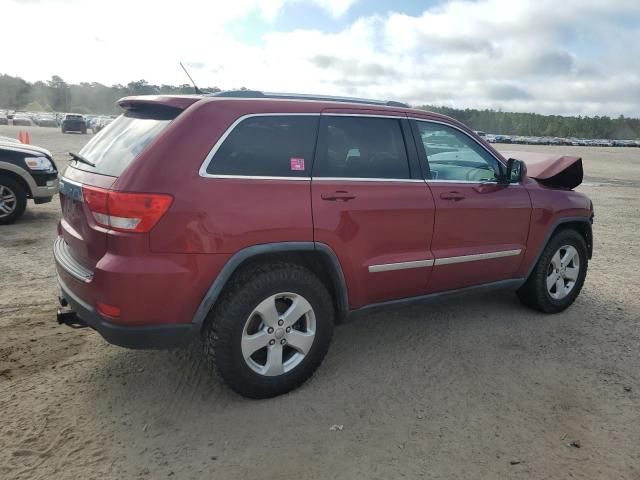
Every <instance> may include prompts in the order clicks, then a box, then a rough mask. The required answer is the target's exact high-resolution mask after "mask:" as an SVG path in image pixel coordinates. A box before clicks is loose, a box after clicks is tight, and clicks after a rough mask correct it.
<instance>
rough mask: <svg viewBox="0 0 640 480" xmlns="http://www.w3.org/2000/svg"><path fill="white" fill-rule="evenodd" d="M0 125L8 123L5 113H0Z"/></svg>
mask: <svg viewBox="0 0 640 480" xmlns="http://www.w3.org/2000/svg"><path fill="white" fill-rule="evenodd" d="M0 125H9V117H8V116H7V114H6V113H0Z"/></svg>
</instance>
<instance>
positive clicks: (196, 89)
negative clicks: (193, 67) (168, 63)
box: [179, 62, 202, 95]
mask: <svg viewBox="0 0 640 480" xmlns="http://www.w3.org/2000/svg"><path fill="white" fill-rule="evenodd" d="M179 63H180V66H181V67H182V70H184V73H186V74H187V77H189V80H191V83H192V84H193V89H194V90H195V91H196V95H200V94H201V93H202V92H201V91H200V89H199V88H198V86H197V85H196V82H194V81H193V78H191V75H189V72H188V71H187V69H186V68H184V65H183V64H182V62H179Z"/></svg>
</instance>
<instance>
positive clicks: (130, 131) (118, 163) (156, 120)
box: [73, 109, 180, 177]
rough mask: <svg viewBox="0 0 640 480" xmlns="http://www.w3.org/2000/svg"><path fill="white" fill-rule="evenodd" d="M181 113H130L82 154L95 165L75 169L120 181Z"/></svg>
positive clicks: (109, 128) (82, 151)
mask: <svg viewBox="0 0 640 480" xmlns="http://www.w3.org/2000/svg"><path fill="white" fill-rule="evenodd" d="M179 113H180V111H179V110H175V109H161V110H155V109H154V110H153V111H133V110H130V111H127V113H125V114H124V115H121V116H119V117H118V118H116V119H115V120H114V121H113V122H111V123H110V124H109V126H108V127H105V128H104V129H103V130H101V131H100V133H98V134H97V135H95V136H94V137H93V138H92V139H91V141H89V143H87V144H86V145H85V146H84V148H83V149H82V150H80V152H79V154H80V155H81V156H83V157H84V158H86V159H87V160H89V161H90V162H92V163H94V164H95V168H94V167H92V166H90V165H87V164H85V163H80V162H74V164H73V166H74V167H75V168H78V169H80V170H87V171H89V172H95V173H99V174H102V175H109V176H112V177H119V176H120V175H121V174H122V172H124V170H125V169H126V168H127V167H128V166H129V164H130V163H131V162H132V161H133V159H134V158H136V157H137V156H138V155H139V154H140V152H142V150H144V149H145V148H146V147H147V146H148V145H149V144H150V143H151V142H152V141H153V140H154V139H155V138H156V137H157V136H158V135H159V134H160V132H162V131H163V130H164V129H165V128H166V127H167V125H169V123H171V121H172V120H173V119H174V118H175V117H176V116H177V115H178V114H179Z"/></svg>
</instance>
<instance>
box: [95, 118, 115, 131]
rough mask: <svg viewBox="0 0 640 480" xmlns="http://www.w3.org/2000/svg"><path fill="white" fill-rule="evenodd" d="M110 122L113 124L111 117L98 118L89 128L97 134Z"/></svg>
mask: <svg viewBox="0 0 640 480" xmlns="http://www.w3.org/2000/svg"><path fill="white" fill-rule="evenodd" d="M111 122H113V118H111V117H99V118H97V119H96V121H95V123H94V126H93V127H91V129H92V130H93V131H94V132H96V133H97V132H99V131H100V130H102V129H103V128H104V127H106V126H107V125H109V124H110V123H111Z"/></svg>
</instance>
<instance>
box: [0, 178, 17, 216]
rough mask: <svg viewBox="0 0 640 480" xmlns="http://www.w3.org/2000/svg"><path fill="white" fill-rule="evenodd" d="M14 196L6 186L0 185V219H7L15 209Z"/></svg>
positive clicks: (15, 200) (15, 201)
mask: <svg viewBox="0 0 640 480" xmlns="http://www.w3.org/2000/svg"><path fill="white" fill-rule="evenodd" d="M17 204H18V200H17V198H16V194H15V193H14V192H13V190H11V189H10V188H9V187H7V186H6V185H0V218H5V217H8V216H9V215H11V214H12V213H13V211H14V210H15V209H16V205H17Z"/></svg>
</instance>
